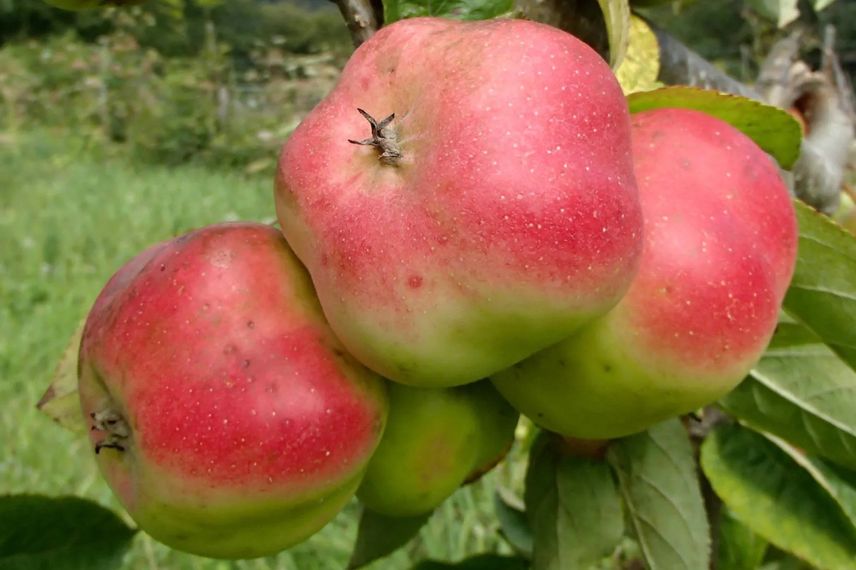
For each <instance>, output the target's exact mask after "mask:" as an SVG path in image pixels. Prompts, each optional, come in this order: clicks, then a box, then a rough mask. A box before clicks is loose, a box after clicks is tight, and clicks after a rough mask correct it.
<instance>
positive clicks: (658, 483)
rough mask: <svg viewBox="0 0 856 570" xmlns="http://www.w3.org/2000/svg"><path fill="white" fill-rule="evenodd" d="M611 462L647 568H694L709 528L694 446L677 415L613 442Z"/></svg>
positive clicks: (706, 552) (702, 562) (703, 555)
mask: <svg viewBox="0 0 856 570" xmlns="http://www.w3.org/2000/svg"><path fill="white" fill-rule="evenodd" d="M608 457H609V462H610V464H611V465H612V466H613V468H614V469H615V471H616V473H617V474H618V481H619V486H620V487H621V493H622V495H623V496H624V503H625V505H626V507H627V510H628V511H629V515H630V518H631V520H632V522H633V526H634V529H635V531H636V536H637V539H638V541H639V546H640V548H641V550H642V554H643V556H644V558H645V561H646V562H647V565H648V566H647V567H648V568H650V570H698V569H699V568H707V567H708V564H709V558H710V530H709V528H708V523H707V515H706V514H705V510H704V501H703V500H702V496H701V490H700V489H699V481H698V474H697V473H696V466H695V459H694V457H693V450H692V447H691V446H690V442H689V438H688V436H687V433H686V430H685V429H684V427H683V425H681V422H680V421H679V420H677V419H673V420H669V421H666V422H663V423H660V424H657V425H655V426H654V427H652V428H650V429H649V430H648V431H647V432H643V433H640V434H636V435H632V436H630V437H626V438H623V439H620V440H618V441H617V442H615V443H613V444H612V445H611V446H610V448H609V452H608Z"/></svg>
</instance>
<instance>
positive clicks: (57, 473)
mask: <svg viewBox="0 0 856 570" xmlns="http://www.w3.org/2000/svg"><path fill="white" fill-rule="evenodd" d="M758 4H759V3H758V2H748V1H746V2H745V1H743V0H720V1H717V2H704V1H702V2H696V3H692V4H690V5H688V6H686V7H684V8H683V9H681V10H676V9H674V7H673V6H665V7H661V8H659V9H658V10H657V11H656V12H655V13H652V14H653V16H652V17H655V18H656V20H655V21H656V22H657V23H658V24H659V25H660V26H661V27H662V28H665V29H666V30H668V31H669V32H670V33H672V34H674V35H675V36H676V37H677V38H679V39H681V40H683V41H684V42H685V43H687V44H688V45H690V47H692V48H693V49H695V50H696V51H697V52H699V53H700V54H701V55H702V56H704V57H705V58H706V59H708V60H710V61H712V62H713V63H715V64H716V65H717V66H718V67H719V68H721V69H723V70H725V71H727V72H728V73H729V74H731V75H732V76H734V77H735V78H737V79H739V80H740V81H743V82H746V83H752V82H753V81H754V80H755V78H756V77H757V75H758V73H759V70H760V67H761V65H762V62H763V59H764V57H765V56H766V55H767V54H768V52H769V51H770V48H771V46H772V45H773V44H774V42H775V41H776V39H777V38H780V37H781V30H779V29H778V27H777V25H776V22H774V21H771V20H770V18H769V17H765V16H764V15H763V14H760V13H759V12H758V10H757V5H758ZM676 5H677V4H676ZM752 6H755V8H753V7H752ZM806 14H808V16H807V17H810V18H813V21H812V22H809V24H811V25H812V27H813V28H814V29H820V28H822V26H823V25H824V24H825V23H827V22H834V23H835V25H836V26H837V42H836V49H837V52H838V56H839V59H840V62H841V64H842V66H843V68H844V70H845V72H846V73H848V74H849V75H850V77H851V78H852V76H853V74H854V72H856V2H854V1H852V0H841V1H838V2H834V3H833V4H831V5H830V6H829V7H828V8H827V9H825V10H823V11H822V12H814V11H812V12H807V13H806ZM808 47H809V49H808V55H807V56H806V57H808V58H809V59H811V58H812V57H814V56H813V55H812V50H811V48H812V46H811V45H809V46H808ZM816 47H817V50H816V57H817V59H818V60H819V58H820V55H819V54H820V46H819V44H818V46H816ZM351 50H352V44H351V40H350V36H349V34H348V31H347V29H346V27H345V25H344V22H343V20H342V18H341V16H340V15H339V12H338V10H337V9H336V6H335V5H334V3H333V2H330V1H328V0H292V1H276V0H266V1H265V0H149V1H148V2H147V3H145V4H143V5H141V6H138V7H134V8H128V9H122V10H118V9H106V10H94V11H88V12H82V13H72V12H65V11H62V10H59V9H56V8H53V7H50V6H48V5H47V4H44V3H42V2H40V1H38V0H0V442H2V448H0V493H44V494H48V495H67V494H75V495H81V496H85V497H89V498H92V499H95V500H97V501H99V502H100V503H102V504H104V505H106V506H109V507H111V508H116V509H118V505H117V503H116V502H115V500H114V499H113V498H112V496H111V495H110V492H109V490H108V489H107V487H106V485H105V484H104V483H103V482H102V481H101V479H100V477H99V476H98V474H97V471H96V469H95V464H94V462H93V461H92V460H91V458H90V457H89V455H88V454H89V450H88V449H87V447H88V445H87V444H86V440H85V438H84V437H82V436H80V435H79V434H72V433H70V432H67V431H65V430H63V429H61V428H60V427H58V426H57V425H55V424H53V423H52V422H51V420H50V419H48V418H47V417H45V416H43V415H41V414H40V413H38V412H37V411H36V409H35V404H36V402H38V400H39V398H40V397H41V395H42V393H43V392H44V390H45V389H46V388H47V386H48V384H49V383H50V381H51V377H52V375H53V373H54V370H55V368H56V366H57V363H58V361H59V359H60V356H61V355H62V353H63V351H64V350H65V348H66V345H67V344H68V341H69V339H70V338H71V336H72V335H73V333H74V331H75V329H76V328H77V327H78V324H79V323H80V321H81V319H83V318H84V317H85V315H86V313H87V311H88V309H89V306H90V305H91V303H92V301H93V300H94V298H95V296H96V295H97V293H98V291H99V290H100V289H101V287H102V286H103V284H104V283H105V282H106V280H107V279H108V278H109V276H110V275H111V274H112V273H113V272H114V271H115V270H116V269H117V268H118V267H119V266H120V265H121V264H122V263H124V262H125V261H126V260H128V259H129V258H130V257H132V256H133V255H134V254H135V253H137V252H138V251H140V250H142V249H143V248H144V247H145V246H147V245H148V244H151V243H153V242H155V241H160V240H163V239H167V238H169V237H172V236H174V235H177V234H180V233H183V232H185V231H187V230H189V229H191V228H194V227H199V226H202V225H206V224H210V223H215V222H219V221H224V220H238V219H244V220H259V221H265V222H272V221H273V220H274V212H273V200H272V173H273V170H274V167H275V164H276V159H277V151H278V149H279V147H280V145H281V144H282V142H283V141H284V140H285V139H286V138H287V137H288V135H289V133H290V132H291V130H292V129H293V128H294V127H295V126H296V125H297V123H298V122H299V121H300V118H301V117H302V116H303V115H304V114H305V113H306V112H307V111H308V110H309V109H311V108H312V107H313V106H314V105H315V104H316V103H317V102H318V101H319V100H320V99H321V98H322V97H323V96H324V95H325V93H327V91H328V90H329V89H330V88H331V87H332V85H333V84H334V82H335V81H336V78H337V76H338V73H339V70H340V69H341V66H342V65H344V62H345V61H346V59H347V57H348V55H349V54H350V52H351ZM519 467H520V466H519V465H518V466H517V468H518V471H519ZM514 468H515V467H514V466H506V467H504V468H503V469H506V470H513V469H514ZM499 476H503V477H506V476H511V477H516V476H519V472H518V473H511V472H505V473H493V474H491V475H490V476H488V477H487V478H485V480H483V481H482V482H480V483H478V484H476V485H472V486H469V487H467V488H465V489H463V490H461V491H459V492H458V493H457V494H456V495H455V496H454V497H453V498H452V500H450V501H448V502H447V504H445V505H444V506H443V507H442V508H441V509H439V510H438V512H437V514H436V515H435V516H434V517H433V519H432V520H431V522H430V524H429V525H428V526H427V527H426V528H425V529H423V531H422V534H421V535H420V539H419V540H417V541H415V542H414V543H412V544H411V545H410V546H408V548H407V549H405V550H403V551H400V552H398V553H396V554H395V555H394V556H393V557H391V558H390V559H388V560H386V561H381V562H379V563H376V564H375V565H373V566H372V568H407V567H409V565H408V563H407V561H408V560H417V559H420V558H423V557H428V556H430V557H433V558H438V559H443V560H456V559H460V558H462V557H464V556H465V555H468V554H473V553H478V552H483V551H487V550H498V551H500V552H508V551H509V550H508V547H507V546H503V545H498V543H499V542H500V539H499V537H498V535H497V532H496V527H497V522H496V518H495V515H494V512H493V503H492V490H493V485H494V481H495V478H496V477H499ZM355 513H356V508H355V507H354V506H353V505H352V506H351V507H349V508H348V509H347V510H346V511H345V512H344V513H343V514H342V515H341V516H340V517H339V518H337V519H336V521H334V523H332V524H331V525H329V526H328V527H327V528H326V529H325V530H324V531H322V532H321V533H320V534H319V535H317V536H316V537H314V538H313V539H311V540H310V541H309V542H307V543H305V544H304V545H301V546H299V547H297V548H295V549H293V550H292V551H290V552H287V553H283V554H281V555H279V556H277V557H273V558H269V559H262V560H257V561H251V562H234V563H232V562H219V561H211V560H206V559H202V558H196V557H193V556H189V555H183V554H180V553H176V552H173V551H170V550H168V549H166V548H164V547H161V546H160V545H158V544H157V543H155V542H153V541H152V540H150V539H148V538H147V537H144V536H140V537H138V538H137V539H136V541H135V543H134V548H133V549H132V551H131V553H130V554H129V556H128V557H127V559H126V564H125V567H127V568H134V569H137V568H140V569H155V568H168V569H183V568H191V569H195V568H200V569H202V568H204V569H228V568H247V569H274V568H276V569H293V568H294V569H296V568H299V569H301V570H311V569H315V568H318V569H322V568H325V569H327V568H343V567H344V566H345V563H346V561H347V558H348V554H349V550H350V548H351V545H352V541H353V539H354V534H355V530H356V525H355Z"/></svg>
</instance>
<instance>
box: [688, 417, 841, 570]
mask: <svg viewBox="0 0 856 570" xmlns="http://www.w3.org/2000/svg"><path fill="white" fill-rule="evenodd" d="M701 464H702V468H703V469H704V473H705V475H707V478H708V480H709V481H710V484H711V486H712V487H713V489H714V491H715V492H716V494H717V495H719V497H720V498H721V499H722V501H723V502H724V503H725V504H726V505H728V508H729V509H731V511H732V512H733V513H734V515H735V516H736V517H737V518H738V519H739V520H740V521H742V522H743V523H744V524H746V525H747V526H749V527H750V528H751V529H752V530H754V531H755V532H756V533H758V534H759V535H761V536H762V537H764V538H765V539H766V540H768V541H769V542H770V543H772V544H775V545H776V546H778V547H779V548H781V549H783V550H785V551H788V552H791V553H793V554H795V555H796V556H798V557H800V558H802V559H803V560H806V561H808V562H810V563H811V564H813V565H815V566H817V567H819V568H822V569H825V570H852V569H853V561H854V560H856V529H854V527H853V525H851V524H850V522H849V521H848V520H847V518H846V517H845V516H844V515H843V514H841V510H840V509H839V507H838V506H837V505H836V503H835V502H834V501H833V500H832V498H831V497H830V496H829V495H828V494H827V493H826V491H824V489H823V488H821V486H820V485H818V484H817V483H816V482H815V481H814V480H813V479H812V477H811V475H809V474H808V472H806V471H805V470H804V469H800V468H799V467H798V466H797V465H796V464H795V463H794V461H793V460H792V459H791V458H790V457H788V455H787V454H785V453H784V452H783V451H782V450H781V449H779V448H777V447H776V446H775V445H774V444H773V443H772V442H770V441H769V440H768V439H766V438H765V437H764V436H762V435H760V434H758V433H756V432H753V431H751V430H749V429H746V428H743V427H740V426H738V425H722V426H719V427H717V428H716V429H714V431H713V432H711V434H710V435H709V436H708V438H707V439H706V440H705V441H704V443H703V444H702V452H701Z"/></svg>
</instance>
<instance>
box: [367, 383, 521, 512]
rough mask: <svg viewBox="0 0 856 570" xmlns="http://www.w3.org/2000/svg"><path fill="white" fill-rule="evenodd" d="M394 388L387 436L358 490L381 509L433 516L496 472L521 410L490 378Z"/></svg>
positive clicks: (373, 506) (375, 508)
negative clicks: (459, 383)
mask: <svg viewBox="0 0 856 570" xmlns="http://www.w3.org/2000/svg"><path fill="white" fill-rule="evenodd" d="M390 384H391V385H390V387H389V420H388V422H387V426H386V431H385V432H384V435H383V439H381V442H380V445H379V446H378V448H377V451H375V454H374V456H373V457H372V458H371V461H369V466H368V470H367V471H366V476H365V478H364V479H363V482H362V484H361V485H360V488H359V490H358V491H357V497H359V499H360V501H362V503H363V504H364V505H365V507H366V508H368V509H370V510H372V511H374V512H377V513H380V514H384V515H387V516H400V517H404V516H416V515H420V514H424V513H428V512H431V511H432V510H433V509H435V508H436V507H437V506H439V505H440V504H441V503H442V502H443V501H444V500H445V499H446V498H447V497H449V496H450V495H451V494H452V493H453V492H454V491H455V490H456V489H457V488H458V487H460V486H461V485H462V484H464V483H466V482H469V481H472V480H475V479H477V478H479V477H480V476H481V475H483V474H484V473H486V472H487V471H489V470H490V469H491V468H493V467H494V466H495V465H496V464H497V463H498V462H499V461H500V460H501V459H502V458H503V457H504V456H505V454H506V453H507V452H508V449H509V448H510V447H511V444H512V443H513V442H514V428H515V426H516V425H517V419H518V413H517V412H516V411H515V410H514V409H513V408H512V407H511V406H510V405H509V404H508V403H507V402H506V401H505V400H503V399H502V397H501V396H500V395H499V394H498V393H497V392H496V390H495V389H494V388H493V386H491V384H490V382H488V381H481V382H476V383H474V384H468V385H466V386H459V387H455V388H415V387H412V386H405V385H403V384H396V383H390Z"/></svg>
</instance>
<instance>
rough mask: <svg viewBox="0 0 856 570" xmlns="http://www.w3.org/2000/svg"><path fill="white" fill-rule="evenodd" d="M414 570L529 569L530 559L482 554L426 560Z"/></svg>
mask: <svg viewBox="0 0 856 570" xmlns="http://www.w3.org/2000/svg"><path fill="white" fill-rule="evenodd" d="M412 570H529V561H528V560H526V559H525V558H517V557H511V556H500V555H498V554H480V555H478V556H473V557H471V558H467V559H466V560H462V561H460V562H455V563H450V562H437V561H434V560H425V561H423V562H420V563H419V564H417V565H416V566H414V567H413V569H412Z"/></svg>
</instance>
